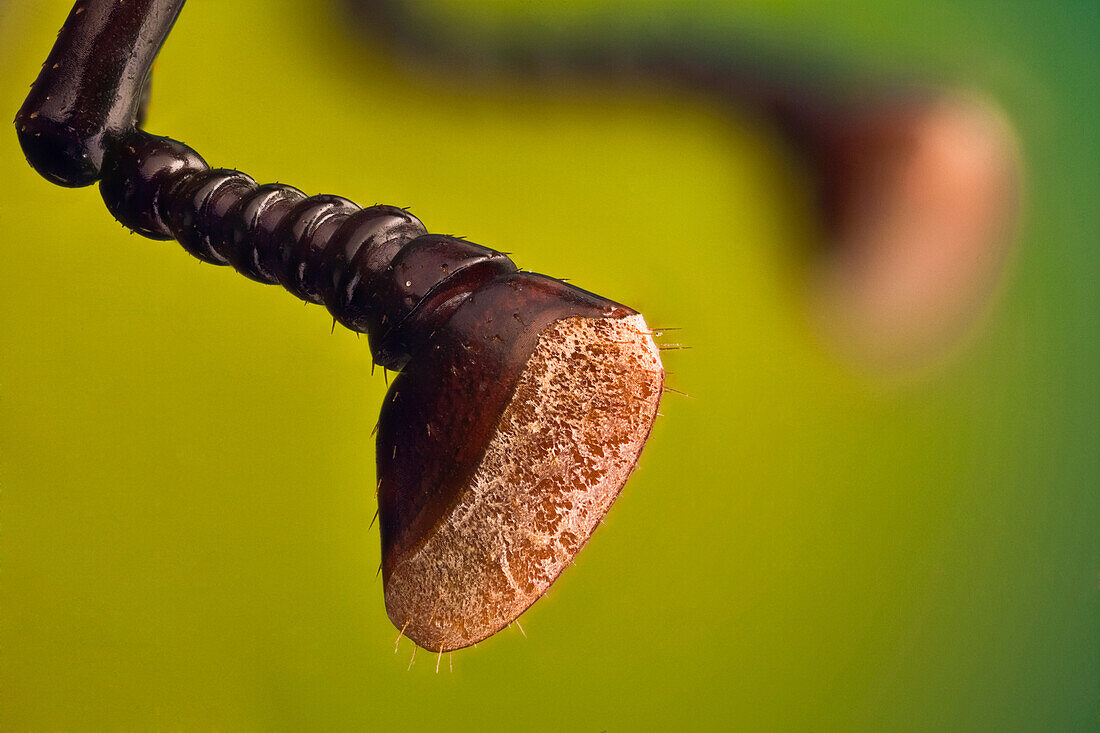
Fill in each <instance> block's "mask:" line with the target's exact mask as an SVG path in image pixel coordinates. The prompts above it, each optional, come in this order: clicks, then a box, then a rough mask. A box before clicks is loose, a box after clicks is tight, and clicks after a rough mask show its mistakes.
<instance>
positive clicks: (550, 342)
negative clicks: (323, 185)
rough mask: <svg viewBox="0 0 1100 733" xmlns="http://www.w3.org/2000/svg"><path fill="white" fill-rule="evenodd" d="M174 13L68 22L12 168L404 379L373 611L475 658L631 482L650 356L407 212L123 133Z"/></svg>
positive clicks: (117, 11)
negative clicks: (94, 197)
mask: <svg viewBox="0 0 1100 733" xmlns="http://www.w3.org/2000/svg"><path fill="white" fill-rule="evenodd" d="M181 6H182V0H181V1H179V2H158V1H155V0H149V1H145V2H141V1H139V0H128V1H127V2H125V3H124V2H121V1H117V2H116V0H81V1H80V2H78V3H77V6H76V7H75V8H74V10H73V13H72V14H71V15H70V16H69V20H68V21H67V22H66V24H65V27H64V28H63V29H62V32H61V34H60V36H59V39H58V43H57V45H56V46H55V48H54V51H53V53H52V54H51V56H50V59H51V60H53V59H57V62H56V64H55V65H52V66H49V68H47V69H45V70H44V71H43V73H42V75H40V76H39V78H38V80H37V81H36V82H35V85H34V88H33V89H32V91H31V94H30V95H29V96H28V98H27V102H26V103H25V104H24V106H23V109H21V110H20V113H19V116H18V117H17V120H16V124H17V128H18V131H19V135H20V142H21V143H22V144H23V147H24V151H25V152H26V154H27V158H28V161H30V162H31V164H32V165H34V166H35V167H36V168H37V169H38V170H39V172H41V173H42V175H43V176H45V177H46V178H47V179H49V180H51V181H53V182H55V183H60V184H62V185H86V184H88V183H92V182H94V181H96V180H98V181H99V184H100V185H99V188H100V193H101V195H102V197H103V201H104V203H105V204H106V206H107V208H108V210H109V211H110V212H111V214H113V215H114V217H115V218H116V219H117V220H118V221H119V222H121V223H122V224H123V225H125V226H126V227H128V228H129V229H131V230H133V231H134V232H137V233H139V234H141V235H143V236H146V237H149V238H151V239H176V240H177V241H179V243H180V244H181V245H182V246H183V247H184V248H185V249H186V250H187V251H188V252H190V253H191V254H192V255H194V256H195V257H197V258H199V259H200V260H202V261H204V262H208V263H210V264H214V265H228V266H231V267H233V268H234V269H236V270H237V271H239V272H241V273H242V274H243V275H245V276H247V277H249V278H252V279H254V280H258V281H260V282H265V283H279V284H281V285H283V286H284V287H285V288H286V289H287V290H288V291H289V292H291V293H292V294H294V295H295V296H296V297H298V298H301V299H302V300H304V301H306V302H309V303H318V304H323V305H324V306H325V307H326V308H328V310H329V311H330V312H331V314H332V316H333V318H334V319H336V320H337V321H339V322H340V323H342V324H344V325H345V326H347V327H349V328H351V329H353V330H355V331H359V332H362V333H366V334H367V336H368V341H369V344H370V348H371V353H372V354H373V356H374V358H375V359H376V361H377V363H379V364H381V365H382V366H385V367H389V368H392V369H403V370H404V371H402V373H401V375H400V376H399V377H398V378H397V380H396V381H395V382H394V384H393V386H392V388H391V390H390V393H389V394H388V395H387V398H386V402H385V406H384V408H383V412H382V418H381V422H380V430H379V437H378V446H379V456H378V459H379V463H378V470H379V476H380V480H381V483H380V496H379V500H380V513H381V518H382V540H383V557H384V570H385V596H386V607H387V609H388V611H389V614H390V617H391V618H392V619H393V620H394V621H395V622H396V623H398V624H399V625H400V626H401V627H402V629H403V631H404V633H407V634H408V635H409V636H410V638H412V639H413V640H414V641H416V643H418V644H420V645H422V646H426V647H429V648H432V649H438V650H442V649H445V648H446V649H453V648H457V647H460V646H465V645H467V644H470V643H473V642H475V641H478V640H480V639H483V638H485V637H486V636H488V635H489V634H491V633H493V632H494V631H496V630H498V629H500V628H502V627H503V626H505V625H507V624H508V623H510V622H511V621H512V620H513V619H515V618H516V616H518V615H519V614H520V613H521V612H522V611H523V610H524V609H525V608H526V607H527V606H529V605H530V604H531V603H532V602H533V601H534V600H535V599H536V598H538V597H539V595H541V594H542V593H543V592H544V591H545V590H546V588H548V587H549V585H550V583H552V582H553V580H554V579H555V578H556V577H557V576H558V574H559V573H560V572H561V570H562V568H564V566H565V565H566V564H568V563H569V562H570V561H571V560H572V557H573V555H574V554H575V553H576V552H577V551H578V550H579V549H580V548H581V546H583V544H584V543H585V542H586V541H587V539H588V536H589V535H590V534H591V532H592V530H593V529H594V528H595V526H596V524H597V523H598V522H599V521H600V519H601V518H602V517H603V515H604V513H605V512H606V511H607V508H608V506H609V505H610V503H611V502H612V501H613V500H614V498H615V496H616V495H617V494H618V492H619V491H620V489H621V488H622V485H623V483H624V482H625V481H626V478H627V476H628V475H629V473H630V471H631V470H632V469H633V467H634V464H635V462H636V460H637V456H638V452H639V451H640V450H641V447H642V445H643V444H644V442H645V439H646V437H647V436H648V434H649V430H650V427H651V426H652V424H653V420H654V418H655V416H656V408H657V403H658V401H659V399H660V394H661V385H662V380H663V372H662V370H661V365H660V360H659V358H658V354H657V349H656V347H655V346H654V344H653V339H652V336H651V334H650V332H649V331H648V329H647V328H646V325H645V322H644V320H643V319H642V317H641V316H640V315H639V314H638V313H636V312H635V311H633V310H631V309H630V308H627V307H625V306H622V305H620V304H618V303H615V302H613V301H611V300H608V299H606V298H602V297H600V296H597V295H594V294H592V293H589V292H586V291H584V290H580V289H579V288H575V287H573V286H570V285H566V284H565V283H562V282H560V281H558V280H555V279H553V278H549V277H546V276H544V275H537V274H534V273H530V272H518V271H517V270H516V266H515V264H514V263H513V262H512V261H511V260H510V259H509V258H508V257H507V256H506V255H505V254H503V253H501V252H497V251H495V250H492V249H489V248H487V247H482V246H480V245H477V244H474V243H472V242H468V241H466V240H464V239H460V238H457V237H450V236H446V235H439V234H428V233H427V231H426V229H425V228H424V226H423V224H421V222H420V221H419V220H418V219H417V218H416V217H415V216H413V215H412V214H410V213H409V212H408V211H406V210H404V209H400V208H397V207H393V206H372V207H368V208H365V209H363V208H360V207H359V206H358V205H357V204H355V203H353V202H351V201H349V200H347V199H345V198H342V197H340V196H334V195H329V194H323V195H317V196H307V195H306V194H305V193H303V192H301V191H299V190H298V189H296V188H293V187H291V186H287V185H284V184H263V185H260V184H257V183H256V182H255V181H254V180H253V179H252V178H250V177H249V176H247V175H246V174H244V173H241V172H239V171H236V170H231V169H211V168H210V167H209V166H208V165H207V163H206V161H205V160H204V159H203V158H202V156H200V155H199V154H198V153H197V152H195V151H194V150H192V149H191V148H189V147H188V146H186V145H184V144H183V143H181V142H179V141H177V140H173V139H171V138H168V137H159V136H156V135H151V134H149V133H147V132H145V131H143V130H141V129H139V128H138V127H137V118H138V117H139V115H140V108H141V107H142V105H143V104H144V96H145V94H146V92H147V90H148V85H147V81H148V72H149V65H150V64H151V63H152V59H153V57H154V56H155V55H156V51H157V49H159V47H160V44H161V43H162V42H163V41H164V38H165V36H166V35H167V32H168V30H169V29H170V27H171V24H172V22H173V21H174V20H175V16H176V13H178V11H179V9H180V7H181ZM100 57H102V59H103V66H102V67H101V68H93V67H95V66H96V61H97V59H99V58H100ZM58 99H64V100H67V101H66V103H65V105H63V106H62V107H61V108H59V107H58V104H59V102H58V101H57V100H58Z"/></svg>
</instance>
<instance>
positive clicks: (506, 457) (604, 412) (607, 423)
mask: <svg viewBox="0 0 1100 733" xmlns="http://www.w3.org/2000/svg"><path fill="white" fill-rule="evenodd" d="M663 381H664V370H663V369H662V367H661V360H660V353H659V352H658V350H657V347H656V345H655V344H654V342H653V338H652V335H651V332H650V331H649V329H648V327H647V326H646V323H645V320H644V319H643V318H642V316H641V315H638V314H634V315H630V316H626V317H622V318H582V317H572V318H566V319H563V320H559V321H556V322H555V323H553V324H551V325H550V326H549V327H547V328H546V329H545V330H544V331H543V332H542V333H541V334H540V335H539V340H538V344H537V346H536V348H535V350H534V352H533V354H532V356H531V358H530V359H529V360H528V362H527V365H526V367H525V368H524V371H523V373H522V375H521V376H520V379H519V382H518V384H517V386H516V390H515V393H514V395H513V397H512V400H511V401H510V402H509V404H508V406H507V407H506V408H505V410H504V413H503V414H502V415H501V418H500V421H499V423H498V425H497V428H496V430H495V431H494V433H493V435H492V438H491V440H490V442H489V445H488V447H487V448H486V450H485V454H484V457H483V459H482V460H481V462H480V463H479V465H478V467H477V469H476V470H475V471H474V473H473V476H472V478H471V480H470V482H469V484H468V486H467V487H466V488H465V490H464V491H463V493H462V494H461V495H460V497H459V499H458V501H457V503H456V505H455V507H454V509H453V510H452V511H451V512H450V513H449V514H448V515H447V516H446V517H444V518H443V520H442V521H440V522H439V524H438V525H437V527H436V528H435V530H434V531H433V532H432V533H431V534H429V535H428V536H427V537H426V538H425V540H424V541H423V542H422V543H421V544H420V545H419V547H417V548H415V549H414V550H412V551H410V552H409V553H408V554H407V556H406V557H404V558H402V559H401V560H400V561H399V562H398V563H396V565H395V566H394V568H393V570H392V571H391V572H390V573H389V577H388V578H387V580H386V585H385V596H386V610H387V612H388V613H389V616H390V619H391V620H392V621H393V623H394V624H395V625H396V626H397V627H398V628H401V629H403V633H404V634H405V635H406V636H408V637H409V638H410V639H412V640H413V641H414V642H416V643H417V644H418V645H420V646H421V647H424V648H426V649H430V650H432V651H439V650H442V651H447V650H451V649H457V648H460V647H464V646H468V645H470V644H473V643H476V642H478V641H481V640H482V639H484V638H485V637H487V636H489V635H491V634H493V633H495V632H497V631H499V630H500V629H502V628H503V627H505V626H507V625H508V624H509V623H511V622H512V621H513V620H515V619H516V618H517V617H518V616H519V615H520V614H521V613H523V611H524V610H526V609H527V607H528V606H530V605H531V604H532V603H534V601H535V600H537V599H538V598H539V596H541V595H542V594H543V593H544V592H546V590H547V588H549V587H550V585H551V584H552V583H553V582H554V580H555V579H557V577H558V575H559V574H560V573H561V572H562V570H564V569H565V567H566V566H567V565H568V564H569V563H570V562H571V561H572V560H573V557H574V556H575V555H576V554H577V552H578V551H579V550H580V549H581V547H583V546H584V544H585V542H587V540H588V538H589V536H590V535H591V534H592V531H593V530H594V529H595V528H596V526H597V525H598V524H599V523H600V521H601V520H602V519H603V516H604V514H605V513H606V512H607V510H608V508H609V507H610V506H611V503H612V502H613V501H614V500H615V497H616V496H618V494H619V491H620V490H621V489H622V487H623V484H624V483H625V482H626V480H627V478H628V476H629V475H630V472H631V471H632V470H633V468H634V465H635V464H636V462H637V460H638V454H639V453H640V452H641V450H642V446H643V445H644V444H645V441H646V438H647V437H648V436H649V431H650V428H651V427H652V425H653V421H654V419H655V418H656V415H657V406H658V403H659V402H660V398H661V391H662V386H663Z"/></svg>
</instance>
